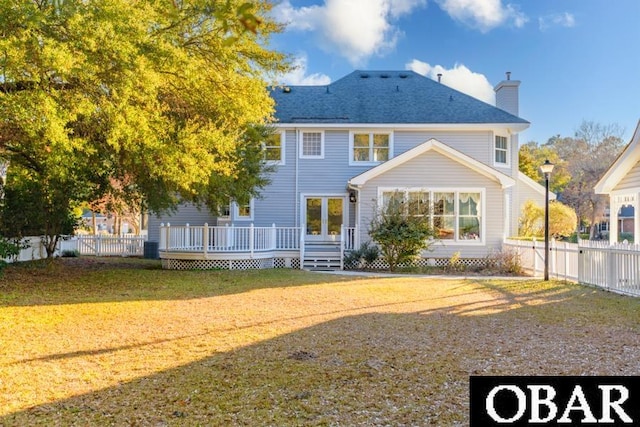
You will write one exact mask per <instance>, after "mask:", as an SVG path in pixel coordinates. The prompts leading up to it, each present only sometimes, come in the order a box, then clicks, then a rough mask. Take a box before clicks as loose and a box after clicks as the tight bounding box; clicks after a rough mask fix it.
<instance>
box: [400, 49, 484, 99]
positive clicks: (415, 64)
mask: <svg viewBox="0 0 640 427" xmlns="http://www.w3.org/2000/svg"><path fill="white" fill-rule="evenodd" d="M405 67H406V68H407V69H408V70H412V71H415V72H416V73H418V74H422V75H423V76H426V77H429V78H431V79H433V80H437V79H438V74H442V80H441V83H442V84H445V85H447V86H449V87H451V88H453V89H456V90H459V91H460V92H462V93H466V94H467V95H470V96H473V97H474V98H477V99H479V100H481V101H484V102H486V103H488V104H491V105H495V99H496V98H495V92H494V91H493V86H492V85H491V83H489V80H487V78H486V77H485V76H484V74H479V73H474V72H473V71H471V70H470V69H468V68H467V67H465V66H464V65H462V64H455V65H454V66H453V68H451V69H446V68H444V67H443V66H442V65H434V66H431V65H430V64H428V63H426V62H423V61H419V60H417V59H414V60H412V61H411V62H409V63H408V64H406V65H405Z"/></svg>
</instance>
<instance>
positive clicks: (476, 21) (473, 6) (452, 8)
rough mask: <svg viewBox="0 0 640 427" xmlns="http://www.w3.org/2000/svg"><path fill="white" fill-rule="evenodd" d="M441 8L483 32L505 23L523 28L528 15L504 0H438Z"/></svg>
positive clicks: (454, 17)
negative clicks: (503, 1)
mask: <svg viewBox="0 0 640 427" xmlns="http://www.w3.org/2000/svg"><path fill="white" fill-rule="evenodd" d="M436 1H437V2H438V4H439V5H440V8H442V10H444V11H445V12H447V13H448V14H449V16H451V17H452V18H453V19H455V20H458V21H460V22H463V23H464V24H466V25H469V26H471V27H473V28H476V29H478V30H480V31H481V32H483V33H486V32H487V31H490V30H492V29H493V28H496V27H498V26H500V25H503V24H505V23H511V24H512V25H514V26H515V27H517V28H521V27H522V26H524V24H526V23H527V21H528V18H527V16H526V15H525V14H524V13H522V12H520V11H519V10H518V9H517V8H516V7H515V6H513V5H511V4H507V5H503V4H502V0H436Z"/></svg>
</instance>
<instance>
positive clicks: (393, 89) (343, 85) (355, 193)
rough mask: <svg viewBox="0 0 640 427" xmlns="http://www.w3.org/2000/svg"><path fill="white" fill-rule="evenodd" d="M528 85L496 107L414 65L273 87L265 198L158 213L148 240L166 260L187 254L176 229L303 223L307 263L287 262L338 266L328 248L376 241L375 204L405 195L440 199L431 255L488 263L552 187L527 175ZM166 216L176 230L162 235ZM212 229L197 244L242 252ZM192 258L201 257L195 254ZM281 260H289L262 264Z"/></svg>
mask: <svg viewBox="0 0 640 427" xmlns="http://www.w3.org/2000/svg"><path fill="white" fill-rule="evenodd" d="M519 85H520V82H519V81H516V80H510V75H509V73H507V80H505V81H502V82H501V83H499V84H498V85H497V86H496V87H495V92H496V104H497V106H493V105H489V104H487V103H484V102H482V101H479V100H478V99H475V98H473V97H470V96H468V95H465V94H463V93H461V92H458V91H456V90H454V89H451V88H450V87H447V86H445V85H443V84H441V83H439V82H436V81H433V80H431V79H429V78H426V77H423V76H421V75H419V74H417V73H414V72H412V71H354V72H353V73H351V74H349V75H347V76H345V77H343V78H341V79H339V80H337V81H335V82H333V83H331V84H329V85H324V86H285V87H278V88H273V89H271V94H272V97H273V98H274V100H275V101H276V113H275V117H276V119H277V123H276V124H275V127H276V129H277V131H278V134H277V138H276V139H274V140H272V141H270V142H266V143H265V155H266V158H267V159H268V161H269V162H272V163H275V164H277V165H278V166H277V171H276V172H275V173H273V175H271V180H272V182H271V184H270V185H269V186H267V187H266V188H265V189H264V190H263V191H262V197H261V198H257V199H254V200H252V201H251V203H250V204H248V205H246V206H238V205H236V204H235V203H230V207H229V209H228V212H227V215H224V216H223V217H217V218H216V217H214V216H212V215H211V214H210V213H208V212H207V211H206V210H198V209H197V208H194V207H192V206H184V207H182V208H181V209H180V211H179V212H178V214H176V215H174V216H173V217H163V218H150V219H149V240H150V241H157V242H159V244H160V256H161V257H162V258H164V259H165V260H166V259H174V258H179V257H182V252H181V251H180V249H181V247H179V246H176V245H174V243H172V242H173V241H174V240H175V239H176V238H174V237H171V236H172V234H171V233H173V232H175V231H176V230H174V227H175V226H184V225H185V224H187V223H188V224H190V226H191V227H192V228H193V226H201V225H202V224H204V223H207V224H208V226H220V225H229V224H231V225H233V226H234V227H246V226H250V225H253V226H254V227H256V228H258V227H260V228H262V227H271V228H272V229H273V235H274V236H275V235H276V233H280V229H281V228H282V227H291V228H293V229H296V230H298V234H297V235H296V236H297V237H296V239H297V240H298V243H299V245H300V246H299V247H297V248H294V249H295V250H297V251H298V252H297V253H298V254H299V255H298V256H299V257H300V258H302V261H296V260H295V259H294V260H293V262H291V260H288V261H286V262H285V264H286V265H293V266H298V265H300V266H308V267H314V266H315V267H322V266H327V267H328V266H330V265H334V266H339V261H338V264H336V263H335V262H336V261H337V259H336V257H335V255H334V256H333V261H334V262H333V264H332V263H331V262H329V260H328V259H329V258H331V256H326V257H325V258H327V260H325V261H326V265H325V264H323V262H322V261H321V258H322V256H321V253H322V252H323V251H324V252H327V253H330V252H332V248H333V250H335V251H338V252H337V257H338V258H340V257H341V252H340V247H342V248H344V247H346V248H350V247H357V246H358V245H359V243H361V242H365V241H367V240H369V239H368V233H367V231H368V227H369V224H370V221H371V218H372V216H373V215H374V213H375V211H376V210H377V209H378V208H379V207H380V206H381V205H382V204H383V203H385V201H388V200H390V199H391V198H401V199H404V200H412V201H415V200H419V201H420V202H422V203H429V204H430V206H431V214H430V216H431V220H432V221H433V224H434V225H435V226H436V227H437V228H438V236H439V239H438V242H437V243H436V244H435V245H434V250H433V251H432V252H426V253H425V257H428V258H430V259H431V260H432V261H433V260H434V259H441V260H442V259H446V260H448V259H449V258H450V257H451V256H452V255H453V254H454V253H456V252H459V253H460V256H461V257H462V258H463V259H471V260H477V259H481V258H484V257H485V256H486V255H487V254H489V253H490V252H491V251H493V250H497V249H499V248H500V247H501V244H502V242H503V239H504V238H505V237H507V236H512V235H516V234H517V228H518V217H519V215H520V208H521V206H522V204H523V203H524V202H525V201H526V200H527V199H533V200H534V201H536V202H537V203H538V204H542V203H544V188H543V187H541V186H540V185H538V184H537V183H535V182H534V181H533V180H531V179H529V178H527V177H525V176H524V175H523V174H521V173H520V172H519V171H518V133H519V132H521V131H523V130H524V129H526V128H527V127H528V126H529V123H528V122H527V121H526V120H524V119H522V118H520V117H518V91H519ZM167 222H170V223H171V226H172V229H171V232H169V230H167V229H166V228H163V229H162V230H160V225H161V223H162V224H166V223H167ZM209 228H213V227H209ZM227 228H230V227H227ZM222 231H224V230H222ZM192 232H193V230H191V231H188V232H186V231H180V233H183V234H182V235H184V233H192ZM212 233H213V234H210V235H208V236H206V243H207V244H203V243H202V239H200V240H198V238H189V242H193V241H194V239H195V241H197V242H198V245H195V246H197V247H205V248H207V253H206V254H205V255H206V259H208V260H214V259H215V260H224V259H228V258H229V257H232V258H233V257H236V258H237V259H240V258H242V255H241V254H239V253H238V252H237V251H236V252H233V253H231V251H229V252H228V253H226V254H224V253H222V252H224V248H222V247H220V246H216V244H212V242H211V241H212V240H217V241H218V242H221V241H224V242H226V247H231V246H234V247H239V246H238V244H239V242H240V240H242V238H240V237H234V238H232V237H231V234H230V233H232V232H231V231H227V232H226V233H222V232H221V231H220V230H219V229H217V231H215V232H212ZM215 233H218V234H215ZM205 234H206V233H205ZM216 236H217V237H216ZM278 236H279V234H278ZM274 239H276V237H274ZM244 240H246V239H244ZM277 240H278V241H280V240H281V238H280V237H278V238H277ZM230 242H233V244H231V243H230ZM254 243H255V242H252V244H254ZM279 245H280V244H279V243H277V244H276V243H275V240H274V242H273V243H272V244H271V246H279ZM186 246H188V245H182V248H184V249H185V251H189V250H188V249H187V248H186ZM267 246H268V245H267ZM291 247H293V246H291ZM251 248H252V249H253V248H254V246H252V247H251ZM276 249H277V248H276ZM221 251H222V252H221ZM264 252H265V253H266V252H268V251H264ZM295 254H296V252H291V251H290V252H289V253H288V255H287V257H294V258H295V256H296V255H295ZM244 255H245V256H244V258H247V257H246V251H245V254H244ZM250 256H251V257H252V258H253V257H256V256H258V255H257V252H255V251H252V252H251V253H250ZM261 256H264V258H265V259H267V258H269V256H272V257H275V258H278V255H277V254H276V255H274V254H271V255H265V254H262V255H261ZM172 257H173V258H172ZM183 258H189V259H195V258H194V255H193V254H192V253H189V255H188V256H184V257H183ZM187 265H188V263H186V264H185V263H184V262H180V263H176V264H175V268H186V266H187ZM194 265H197V266H210V265H219V264H202V263H196V264H194ZM242 265H251V266H254V264H251V263H249V264H247V263H244V264H242ZM271 265H282V262H279V261H278V260H276V261H275V262H271V263H266V264H265V263H262V264H260V265H259V266H271ZM166 266H168V267H172V265H169V264H166Z"/></svg>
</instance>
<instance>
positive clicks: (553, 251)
mask: <svg viewBox="0 0 640 427" xmlns="http://www.w3.org/2000/svg"><path fill="white" fill-rule="evenodd" d="M552 255H553V256H552ZM546 256H548V257H549V259H550V260H551V263H550V264H551V266H550V268H549V270H550V271H549V273H550V274H552V275H553V274H554V273H555V275H556V279H557V278H558V246H557V244H556V239H555V237H552V238H551V244H550V245H549V253H548V254H546Z"/></svg>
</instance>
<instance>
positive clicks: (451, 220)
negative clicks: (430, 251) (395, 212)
mask: <svg viewBox="0 0 640 427" xmlns="http://www.w3.org/2000/svg"><path fill="white" fill-rule="evenodd" d="M483 197H484V192H483V191H482V190H472V189H469V190H464V191H463V190H457V189H452V190H440V189H437V190H436V189H433V190H430V189H412V188H409V189H382V190H381V191H380V197H379V199H380V200H381V203H382V207H387V206H389V204H390V203H393V204H394V205H395V206H400V205H402V206H404V207H405V213H406V214H407V215H428V216H429V221H430V224H431V226H432V227H433V228H434V230H435V238H436V239H439V240H442V241H454V242H478V241H481V240H482V237H483V236H482V233H483V230H482V208H481V207H482V200H483Z"/></svg>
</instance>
